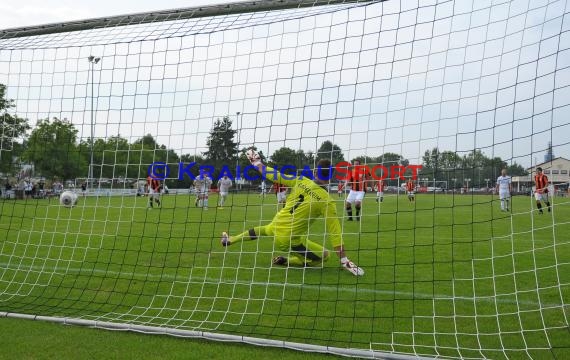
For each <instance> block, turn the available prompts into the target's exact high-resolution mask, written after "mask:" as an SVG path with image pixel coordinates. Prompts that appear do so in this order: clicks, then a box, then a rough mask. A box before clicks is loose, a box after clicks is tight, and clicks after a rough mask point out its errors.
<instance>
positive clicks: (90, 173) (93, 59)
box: [87, 55, 101, 192]
mask: <svg viewBox="0 0 570 360" xmlns="http://www.w3.org/2000/svg"><path fill="white" fill-rule="evenodd" d="M100 60H101V58H100V57H95V56H93V55H89V56H88V57H87V61H89V70H90V71H89V72H90V73H91V114H90V115H91V123H90V132H91V136H90V139H89V158H90V160H89V171H88V175H87V177H88V179H87V184H89V183H91V191H92V192H93V190H94V187H95V184H94V183H95V179H94V178H93V152H94V146H95V144H94V141H95V106H94V101H95V65H96V64H97V63H99V61H100Z"/></svg>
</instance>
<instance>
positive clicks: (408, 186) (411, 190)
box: [406, 179, 416, 202]
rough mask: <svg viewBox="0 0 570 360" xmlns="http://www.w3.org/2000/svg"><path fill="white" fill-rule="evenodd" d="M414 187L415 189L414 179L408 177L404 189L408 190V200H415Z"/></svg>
mask: <svg viewBox="0 0 570 360" xmlns="http://www.w3.org/2000/svg"><path fill="white" fill-rule="evenodd" d="M415 189H416V184H414V180H412V179H408V181H406V191H407V192H408V200H409V201H410V202H413V201H415V200H416V193H415Z"/></svg>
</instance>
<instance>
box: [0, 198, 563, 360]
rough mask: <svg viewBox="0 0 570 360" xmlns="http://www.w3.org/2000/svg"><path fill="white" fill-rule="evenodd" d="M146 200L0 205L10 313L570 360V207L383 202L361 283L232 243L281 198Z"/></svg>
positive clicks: (367, 211)
mask: <svg viewBox="0 0 570 360" xmlns="http://www.w3.org/2000/svg"><path fill="white" fill-rule="evenodd" d="M333 197H334V198H335V199H337V195H336V194H334V195H333ZM338 200H339V203H338V209H339V213H342V207H343V203H342V201H341V199H338ZM146 201H147V199H146V198H136V197H130V196H129V197H100V198H87V199H83V198H80V200H79V204H78V206H77V207H75V208H73V209H67V208H64V207H62V206H59V205H58V204H57V201H55V200H53V199H52V200H51V202H50V201H47V200H28V201H13V200H6V201H2V202H0V311H5V312H17V313H25V314H40V315H53V316H68V317H75V318H84V319H91V320H101V321H115V322H126V323H133V324H144V325H153V326H165V327H172V328H179V329H188V330H205V331H214V332H221V333H228V334H237V335H244V336H255V337H265V338H270V339H277V340H287V341H294V342H307V343H311V344H320V345H328V346H334V347H354V348H362V349H375V350H380V351H395V352H405V353H410V352H412V353H414V352H415V353H420V354H427V355H437V354H439V355H440V356H452V357H474V358H480V357H482V356H486V357H490V358H494V359H503V358H507V357H508V358H513V359H525V358H540V359H546V358H556V357H560V356H565V355H566V354H568V351H569V350H568V349H569V348H570V336H569V331H568V317H569V311H570V309H569V308H568V305H567V304H569V303H570V236H569V235H568V234H569V233H570V203H568V200H567V199H566V198H557V199H555V200H554V209H553V210H554V211H553V212H552V213H546V212H545V214H544V215H538V214H537V213H536V212H532V211H531V210H532V209H533V203H532V201H531V198H530V197H528V196H519V197H515V198H514V199H513V209H512V213H504V212H501V211H500V210H499V203H498V201H497V200H496V198H493V197H491V196H486V195H477V196H470V195H455V196H453V195H442V194H437V195H434V194H420V195H418V196H417V202H416V203H413V204H410V203H408V201H407V198H406V197H405V196H399V197H396V196H394V195H388V196H386V198H385V200H384V202H383V203H381V204H378V203H376V202H375V201H374V197H373V196H370V195H369V196H368V197H367V198H366V199H365V203H364V210H363V214H364V217H363V220H362V221H361V222H360V223H358V222H346V221H344V222H343V231H344V234H345V235H344V238H345V244H346V247H347V250H348V254H349V256H350V257H351V259H352V260H354V261H355V262H356V263H358V264H359V265H360V266H361V267H363V268H364V269H365V271H366V274H365V276H364V277H361V278H356V277H354V276H352V275H351V274H349V273H348V272H346V271H342V270H340V269H339V267H338V259H337V258H336V257H335V256H332V257H331V259H330V261H328V262H327V263H326V264H325V265H324V268H319V269H285V268H280V267H272V266H271V265H270V264H271V258H272V256H275V255H277V254H279V252H277V251H275V250H274V248H273V243H272V242H271V241H270V240H269V239H263V238H262V239H260V240H259V241H257V242H247V243H243V244H239V245H236V246H232V247H230V248H228V249H224V248H222V247H221V246H220V244H219V236H220V233H221V232H222V231H229V232H230V234H232V233H237V232H240V231H243V230H244V229H248V228H249V227H252V226H255V225H260V224H265V223H267V222H268V221H270V220H271V218H272V217H273V215H274V214H275V212H276V203H275V196H274V195H268V196H267V197H266V198H264V199H263V198H261V197H259V196H258V195H257V194H251V195H245V194H241V195H234V196H232V197H230V199H229V200H228V203H227V204H226V207H225V208H224V209H218V208H216V207H215V206H214V205H215V203H216V201H217V196H216V195H213V196H211V198H210V205H211V206H210V209H209V210H208V211H202V210H201V209H198V208H196V207H194V197H193V196H189V195H182V194H181V195H168V196H165V197H163V206H162V208H161V209H157V208H154V209H152V210H147V209H146ZM323 233H324V226H323V221H322V220H317V221H316V222H315V224H314V225H313V226H312V227H311V228H310V231H309V235H310V237H311V239H312V240H313V241H318V242H323V243H324V244H325V245H328V244H327V243H326V240H325V238H324V235H323Z"/></svg>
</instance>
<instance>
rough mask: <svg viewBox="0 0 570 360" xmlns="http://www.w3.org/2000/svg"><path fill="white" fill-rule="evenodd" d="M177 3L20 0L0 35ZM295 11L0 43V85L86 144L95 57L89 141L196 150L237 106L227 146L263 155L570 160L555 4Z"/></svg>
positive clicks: (566, 40)
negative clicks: (326, 144) (93, 67)
mask: <svg viewBox="0 0 570 360" xmlns="http://www.w3.org/2000/svg"><path fill="white" fill-rule="evenodd" d="M224 2H225V1H212V0H209V1H205V0H204V1H192V2H191V4H192V5H205V4H213V3H224ZM47 3H49V6H48V5H47ZM188 3H189V2H188V1H178V0H164V1H160V2H157V1H136V2H135V1H115V2H111V1H107V0H102V1H97V2H85V1H80V2H77V1H49V2H46V1H35V0H34V1H26V0H23V1H19V2H18V4H19V6H13V5H12V6H8V5H6V4H3V5H0V24H2V26H3V27H5V28H8V27H16V26H24V25H34V24H40V23H53V22H60V21H68V20H77V19H85V18H89V17H101V16H110V15H117V14H125V13H136V12H142V11H150V10H157V9H169V8H177V7H183V6H187V5H188ZM159 5H160V7H158V6H159ZM307 11H309V12H305V13H302V14H301V15H303V16H299V15H300V13H299V12H294V11H289V12H285V13H280V14H279V16H277V17H275V18H272V17H271V16H275V15H276V13H275V12H273V13H272V14H270V15H268V14H260V15H259V16H258V17H257V18H250V16H251V15H240V16H236V17H220V18H217V19H215V21H213V20H212V19H206V20H204V19H202V20H184V21H178V22H171V23H168V24H165V23H163V24H143V25H135V26H131V27H123V28H121V29H119V28H113V29H111V28H109V29H97V30H90V31H84V32H76V33H73V34H65V36H61V35H48V36H42V37H34V38H26V39H18V40H10V39H8V40H4V41H2V40H0V82H2V83H6V84H7V85H8V94H9V97H11V98H14V99H15V100H16V104H17V109H16V112H17V113H18V114H20V115H21V116H26V117H28V118H29V119H31V121H32V123H34V122H35V120H36V119H37V118H45V117H47V116H49V117H53V116H57V117H67V118H69V119H71V120H72V121H73V122H74V123H75V124H76V125H77V126H78V128H79V129H80V136H82V137H87V136H88V135H89V132H88V131H89V115H90V111H89V110H90V104H89V102H88V101H86V100H87V98H88V97H90V88H89V87H87V86H86V84H87V83H88V81H89V80H88V66H89V65H88V63H87V61H86V57H87V56H88V55H89V54H95V55H98V56H101V57H102V58H103V60H102V61H101V63H100V64H98V65H97V71H96V74H95V83H96V90H95V96H96V109H97V112H96V114H97V115H96V122H97V126H96V136H97V137H108V136H112V135H117V134H121V135H122V136H125V137H128V138H129V139H131V140H134V139H135V138H137V137H140V136H142V135H143V134H145V133H151V134H153V135H155V136H157V137H158V140H159V142H161V143H164V144H166V145H167V146H169V147H171V148H173V149H175V150H176V151H177V152H179V153H196V152H198V153H199V152H201V151H204V150H205V149H204V146H205V139H206V136H207V133H208V131H209V129H210V128H211V125H212V122H213V121H214V120H215V119H216V118H217V117H220V116H224V115H226V114H230V115H232V116H233V117H234V118H235V114H236V112H237V111H239V112H241V113H242V116H241V117H240V119H239V125H240V129H241V131H240V142H241V143H242V144H243V145H245V144H253V143H255V144H256V145H258V146H259V147H260V148H262V149H264V150H265V151H266V152H269V153H271V152H272V151H273V150H275V149H277V148H279V147H281V146H289V147H292V148H303V149H304V150H306V151H309V150H311V151H315V150H316V148H317V147H318V146H319V144H320V143H321V142H322V141H324V140H331V141H333V142H335V143H338V144H339V145H340V146H341V147H342V148H343V150H345V155H346V156H347V157H349V158H351V157H354V156H358V155H363V154H367V155H371V156H376V155H380V154H382V153H384V152H396V153H401V154H403V155H404V156H405V157H406V158H408V159H410V160H411V162H412V163H416V162H420V161H421V156H422V154H423V152H424V151H425V150H426V149H429V148H431V147H434V146H438V147H440V148H441V149H443V150H453V151H457V152H459V153H461V154H466V153H467V152H468V151H470V150H472V149H474V148H478V149H482V150H483V151H484V152H485V153H486V154H487V155H489V156H501V157H502V158H503V159H506V160H507V161H516V162H518V163H522V164H523V165H525V166H529V165H530V163H531V162H533V161H534V160H535V159H537V160H538V161H541V160H542V158H543V155H544V150H545V148H546V144H547V143H548V141H552V143H553V145H554V153H555V155H557V156H565V157H570V156H569V153H570V151H569V144H568V136H567V134H568V133H570V124H569V121H568V117H567V116H566V114H567V113H568V111H569V110H568V108H570V105H569V104H570V90H569V89H570V87H569V82H568V79H570V71H569V66H570V63H569V61H568V59H569V58H570V56H569V55H570V36H568V29H569V28H570V25H569V24H570V21H568V19H566V20H565V21H563V19H564V14H566V15H568V12H569V8H568V3H567V1H565V0H558V1H555V0H551V1H540V2H536V1H530V0H517V1H514V2H509V1H506V0H505V1H502V0H499V1H493V2H492V3H491V1H473V2H471V1H462V2H455V3H454V2H452V1H448V0H441V1H439V2H438V4H437V5H436V4H435V1H433V4H432V1H426V2H422V6H421V7H420V8H418V6H417V3H416V1H412V0H410V1H408V0H403V1H402V2H398V1H389V2H386V3H383V4H374V5H369V6H356V7H353V8H351V9H339V8H336V9H335V11H331V8H330V7H329V8H327V7H319V8H317V9H311V10H307ZM310 11H312V12H310ZM566 18H567V16H566ZM205 26H206V27H209V28H208V30H207V31H204V30H202V31H200V30H199V29H202V28H204V27H205ZM236 125H237V124H236ZM565 134H566V135H565Z"/></svg>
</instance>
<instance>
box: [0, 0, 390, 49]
mask: <svg viewBox="0 0 570 360" xmlns="http://www.w3.org/2000/svg"><path fill="white" fill-rule="evenodd" d="M373 1H374V0H264V1H245V2H234V3H228V4H220V5H208V6H194V7H188V8H178V9H168V10H159V11H148V12H141V13H134V14H130V15H117V16H106V17H99V18H92V19H86V20H76V21H66V22H59V23H51V24H43V25H36V26H23V27H16V28H10V29H4V30H0V39H11V38H20V37H27V36H36V35H46V34H55V33H61V32H72V31H81V30H89V29H96V28H106V27H117V26H127V25H132V24H145V23H153V22H162V21H171V20H183V19H190V18H203V17H209V16H224V15H232V14H244V13H253V12H259V11H269V10H271V11H275V10H287V9H294V8H306V7H315V6H322V5H335V4H344V3H370V2H373ZM376 1H377V2H378V0H376ZM381 1H385V0H381Z"/></svg>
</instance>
